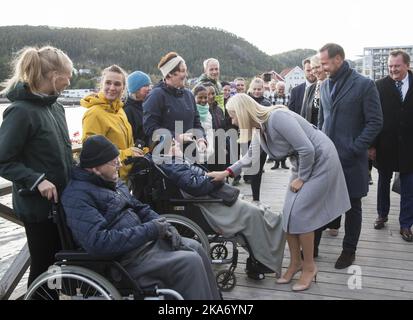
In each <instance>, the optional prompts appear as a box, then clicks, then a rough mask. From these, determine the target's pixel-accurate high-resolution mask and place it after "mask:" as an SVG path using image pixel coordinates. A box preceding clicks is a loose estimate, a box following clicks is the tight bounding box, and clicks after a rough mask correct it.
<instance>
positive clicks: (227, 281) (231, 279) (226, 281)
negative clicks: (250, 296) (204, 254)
mask: <svg viewBox="0 0 413 320" xmlns="http://www.w3.org/2000/svg"><path fill="white" fill-rule="evenodd" d="M216 279H217V284H218V287H219V288H220V289H221V290H222V291H231V290H232V289H234V287H235V285H236V284H237V278H236V277H235V274H234V272H232V271H229V270H221V271H219V272H218V273H217V275H216Z"/></svg>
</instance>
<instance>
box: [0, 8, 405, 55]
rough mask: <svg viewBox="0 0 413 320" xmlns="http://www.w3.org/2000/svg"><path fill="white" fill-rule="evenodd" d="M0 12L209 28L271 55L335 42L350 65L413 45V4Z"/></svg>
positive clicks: (12, 18) (41, 21)
mask: <svg viewBox="0 0 413 320" xmlns="http://www.w3.org/2000/svg"><path fill="white" fill-rule="evenodd" d="M1 12H2V14H1V19H0V25H2V26H7V25H49V26H57V27H84V28H99V29H135V28H140V27H146V26H159V25H175V24H186V25H191V26H195V25H196V26H202V27H213V28H218V29H223V30H225V31H229V32H232V33H234V34H236V35H237V36H240V37H242V38H244V39H246V40H247V41H249V42H250V43H252V44H254V45H255V46H256V47H258V48H259V49H260V50H262V51H264V52H266V53H268V54H276V53H281V52H285V51H288V50H293V49H298V48H310V49H318V48H320V47H321V46H322V45H323V44H325V43H327V42H336V43H338V44H340V45H342V46H343V47H344V50H345V51H346V54H347V56H348V57H349V58H351V59H354V58H355V57H356V56H357V55H361V54H362V53H363V48H364V47H368V46H382V45H395V46H396V45H412V44H413V39H412V32H411V25H412V22H411V16H412V13H413V1H412V0H393V1H389V0H359V1H352V0H349V1H344V0H341V1H337V0H330V1H329V0H310V1H304V0H284V1H282V0H261V1H260V0H256V1H253V0H249V1H241V0H238V1H232V0H201V1H199V0H166V1H165V0H135V1H130V0H128V1H126V0H117V1H113V0H112V1H103V0H101V1H96V0H70V1H56V0H20V1H16V0H14V1H13V0H12V1H2V3H1ZM408 35H409V36H408Z"/></svg>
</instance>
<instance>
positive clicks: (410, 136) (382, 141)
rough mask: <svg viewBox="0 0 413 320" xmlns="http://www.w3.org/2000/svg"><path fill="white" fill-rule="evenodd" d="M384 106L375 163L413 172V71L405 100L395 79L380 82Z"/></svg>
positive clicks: (380, 166)
mask: <svg viewBox="0 0 413 320" xmlns="http://www.w3.org/2000/svg"><path fill="white" fill-rule="evenodd" d="M376 85H377V89H378V91H379V95H380V102H381V107H382V110H383V129H382V130H381V132H380V134H379V135H378V137H377V139H376V140H375V142H374V145H373V146H374V147H376V150H377V157H376V162H375V166H376V167H377V168H378V169H380V170H391V171H399V172H402V173H413V74H412V72H411V71H409V90H408V91H407V94H406V97H405V98H404V101H403V102H402V101H401V99H400V96H399V92H398V90H397V88H396V85H395V83H394V80H393V79H392V78H391V77H389V76H388V77H385V78H383V79H381V80H379V81H377V82H376Z"/></svg>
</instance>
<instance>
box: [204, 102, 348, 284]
mask: <svg viewBox="0 0 413 320" xmlns="http://www.w3.org/2000/svg"><path fill="white" fill-rule="evenodd" d="M227 109H228V113H229V115H230V117H231V118H232V121H233V123H234V124H236V125H238V127H239V128H240V130H241V137H240V139H241V142H246V141H248V140H250V139H251V136H252V131H253V130H259V134H255V135H254V137H257V138H260V139H253V141H252V142H251V146H250V150H251V152H249V153H248V154H247V155H246V156H245V157H244V158H243V159H241V160H239V161H237V162H236V163H234V164H233V165H232V166H231V167H229V168H228V169H227V170H225V171H220V172H211V173H209V174H208V175H209V176H211V177H213V178H214V180H224V179H225V178H226V177H228V176H230V175H232V176H234V175H238V174H239V173H240V172H241V170H242V168H243V167H246V166H248V165H249V164H250V163H251V161H252V157H253V156H258V154H259V153H255V154H254V152H252V150H253V149H254V147H255V148H256V145H257V144H261V147H262V148H263V149H264V150H265V151H266V152H267V154H268V155H270V157H272V158H274V159H281V158H283V157H286V156H289V157H290V161H291V164H292V165H293V168H292V171H291V172H292V174H291V178H290V183H289V188H288V189H287V193H286V196H285V202H284V207H283V229H284V231H285V232H286V233H287V242H288V246H289V249H290V256H291V257H290V265H289V267H288V269H287V271H286V273H285V274H284V275H283V276H282V277H281V278H279V279H278V280H277V283H279V284H284V283H289V282H291V280H292V278H293V276H294V275H295V273H297V272H298V271H300V270H301V271H302V273H301V277H300V279H299V280H298V282H297V283H296V284H295V285H293V287H292V290H294V291H302V290H306V289H308V288H309V287H310V286H311V283H312V280H313V279H315V278H316V275H317V266H316V264H315V263H314V258H313V242H314V230H316V229H318V228H320V227H321V226H323V225H325V224H327V223H328V222H330V221H332V220H334V219H335V218H336V217H338V216H340V215H341V214H342V213H343V212H346V211H347V210H348V209H349V208H350V199H349V197H348V192H347V187H346V183H345V180H344V174H343V170H342V168H341V164H340V161H339V158H338V155H337V151H336V149H335V147H334V144H333V143H332V142H331V140H330V139H329V138H328V137H327V136H326V135H325V134H324V133H322V132H321V131H320V130H318V129H317V128H316V127H314V126H312V125H311V124H310V123H308V122H307V121H306V120H305V119H304V118H302V117H301V116H299V115H298V114H296V113H294V112H292V111H290V110H288V108H286V107H284V106H279V105H276V106H272V107H262V106H260V105H259V104H258V103H256V102H255V101H254V100H253V99H252V98H251V97H249V96H248V95H245V94H238V95H236V96H234V97H232V98H231V99H230V100H229V101H228V104H227ZM300 247H301V248H302V251H303V258H304V259H303V260H302V259H301V256H300Z"/></svg>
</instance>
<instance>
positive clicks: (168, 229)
mask: <svg viewBox="0 0 413 320" xmlns="http://www.w3.org/2000/svg"><path fill="white" fill-rule="evenodd" d="M152 222H153V223H154V224H155V226H156V228H157V229H158V239H168V240H170V241H171V244H172V249H173V250H178V249H179V247H180V246H181V241H182V238H181V235H180V234H179V233H178V230H176V228H175V227H174V226H172V225H171V224H170V223H169V222H168V221H166V218H164V217H161V218H158V219H154V220H152Z"/></svg>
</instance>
